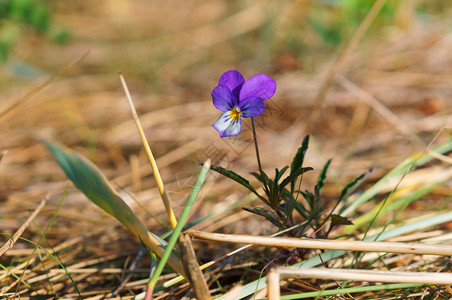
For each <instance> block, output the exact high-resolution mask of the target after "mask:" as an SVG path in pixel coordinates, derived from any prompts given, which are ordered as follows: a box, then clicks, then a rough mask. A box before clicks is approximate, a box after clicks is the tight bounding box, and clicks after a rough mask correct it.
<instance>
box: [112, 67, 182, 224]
mask: <svg viewBox="0 0 452 300" xmlns="http://www.w3.org/2000/svg"><path fill="white" fill-rule="evenodd" d="M119 78H120V79H121V83H122V86H123V88H124V92H125V93H126V97H127V100H128V101H129V105H130V109H131V111H132V115H133V119H134V121H135V125H136V126H137V129H138V133H139V134H140V138H141V141H142V143H143V146H144V149H145V150H146V155H147V157H148V159H149V162H150V163H151V166H152V171H153V172H154V178H155V181H156V182H157V187H158V190H159V193H160V197H161V198H162V201H163V205H164V206H165V209H166V213H167V214H168V218H169V220H170V223H171V227H172V228H173V229H174V228H176V225H177V219H176V216H175V215H174V211H173V208H172V207H171V203H170V201H169V198H168V195H167V193H166V190H165V186H164V185H163V180H162V177H161V176H160V171H159V168H158V167H157V163H156V161H155V158H154V155H153V154H152V150H151V147H150V146H149V143H148V141H147V139H146V135H145V134H144V131H143V127H142V126H141V123H140V119H139V118H138V114H137V111H136V110H135V106H134V105H133V101H132V97H131V96H130V93H129V88H128V87H127V84H126V81H125V79H124V76H122V74H121V73H119Z"/></svg>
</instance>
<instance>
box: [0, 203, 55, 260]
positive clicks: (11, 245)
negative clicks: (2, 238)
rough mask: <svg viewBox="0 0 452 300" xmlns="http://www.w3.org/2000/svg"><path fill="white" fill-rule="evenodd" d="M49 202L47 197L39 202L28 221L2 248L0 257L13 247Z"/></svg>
mask: <svg viewBox="0 0 452 300" xmlns="http://www.w3.org/2000/svg"><path fill="white" fill-rule="evenodd" d="M46 202H47V198H44V199H42V200H41V202H40V203H39V205H38V207H36V209H35V211H34V212H33V213H32V214H31V216H30V217H28V219H27V221H25V223H24V224H23V225H22V226H20V228H19V230H17V231H16V233H14V235H13V236H12V237H11V238H10V239H9V240H8V241H7V242H6V243H5V244H4V245H3V246H2V247H1V248H0V257H1V256H2V255H3V254H4V253H5V252H6V251H8V250H9V249H11V248H12V247H13V246H14V244H15V243H16V241H17V240H18V239H19V237H20V236H21V235H22V233H23V232H24V231H25V229H27V227H28V226H29V225H30V223H31V222H32V221H33V220H34V218H35V217H36V216H37V215H38V214H39V212H40V211H41V209H42V208H43V207H44V206H45V204H46Z"/></svg>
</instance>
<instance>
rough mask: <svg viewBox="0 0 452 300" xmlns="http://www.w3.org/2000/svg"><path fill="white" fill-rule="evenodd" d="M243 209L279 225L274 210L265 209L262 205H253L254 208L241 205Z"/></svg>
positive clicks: (279, 221)
mask: <svg viewBox="0 0 452 300" xmlns="http://www.w3.org/2000/svg"><path fill="white" fill-rule="evenodd" d="M242 209H243V210H245V211H247V212H250V213H253V214H255V215H258V216H261V217H264V218H266V219H267V220H269V221H270V222H272V223H273V224H274V225H276V226H278V227H279V226H280V225H281V220H280V218H279V216H278V214H277V213H275V212H274V211H271V210H268V209H265V208H263V207H255V208H248V207H242Z"/></svg>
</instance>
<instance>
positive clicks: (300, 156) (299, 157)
mask: <svg viewBox="0 0 452 300" xmlns="http://www.w3.org/2000/svg"><path fill="white" fill-rule="evenodd" d="M308 145H309V135H307V136H305V138H304V139H303V142H302V143H301V147H300V148H298V151H297V154H295V156H294V158H293V160H292V164H291V165H290V175H292V174H294V173H295V172H296V171H297V170H298V169H300V168H301V167H302V166H303V161H304V157H305V155H306V151H308Z"/></svg>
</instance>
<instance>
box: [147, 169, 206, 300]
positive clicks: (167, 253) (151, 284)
mask: <svg viewBox="0 0 452 300" xmlns="http://www.w3.org/2000/svg"><path fill="white" fill-rule="evenodd" d="M209 169H210V160H207V161H206V162H205V163H204V165H203V167H202V169H201V172H200V173H199V176H198V179H197V180H196V182H195V185H194V186H193V189H192V190H191V193H190V196H189V197H188V199H187V203H186V204H185V207H184V209H183V210H182V213H181V215H180V217H179V221H178V222H177V225H176V228H174V231H173V234H172V235H171V237H170V239H169V241H168V245H167V247H166V249H165V252H164V253H163V255H162V258H161V259H160V262H159V264H158V265H157V268H156V269H155V272H154V274H153V275H152V278H151V280H150V281H149V283H148V286H147V291H146V295H145V299H146V300H149V299H152V294H153V291H154V288H155V286H156V284H157V280H158V279H159V277H160V274H161V273H162V271H163V267H164V266H165V264H166V262H167V260H168V258H169V256H170V254H171V253H172V249H173V248H174V246H175V245H176V242H177V240H178V238H179V234H180V233H181V231H182V228H183V227H184V225H185V222H186V221H187V219H188V216H189V214H190V211H191V208H192V207H193V204H194V203H195V200H196V198H197V197H198V193H199V191H200V190H201V187H202V185H203V184H204V180H205V179H206V176H207V172H208V171H209Z"/></svg>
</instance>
